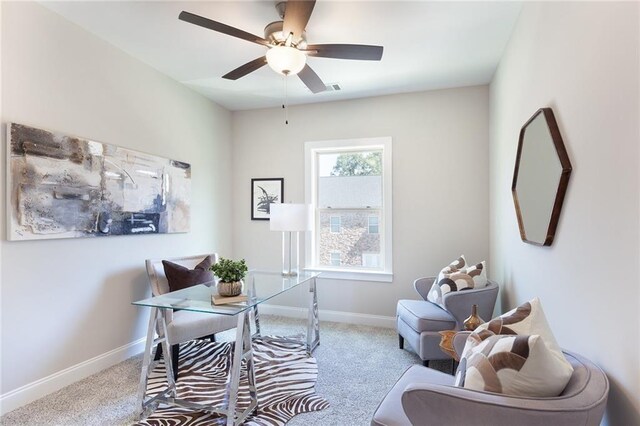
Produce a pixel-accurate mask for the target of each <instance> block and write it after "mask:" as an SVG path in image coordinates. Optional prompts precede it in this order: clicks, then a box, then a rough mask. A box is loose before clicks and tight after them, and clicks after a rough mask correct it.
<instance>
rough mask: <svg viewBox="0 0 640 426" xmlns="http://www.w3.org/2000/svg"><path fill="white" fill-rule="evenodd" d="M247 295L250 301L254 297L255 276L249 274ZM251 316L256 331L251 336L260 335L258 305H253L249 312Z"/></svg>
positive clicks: (253, 299)
mask: <svg viewBox="0 0 640 426" xmlns="http://www.w3.org/2000/svg"><path fill="white" fill-rule="evenodd" d="M247 296H248V298H249V301H250V302H253V301H255V299H256V278H255V276H253V275H251V277H250V281H249V285H248V287H247ZM249 315H251V316H253V323H254V324H255V326H256V332H255V333H254V334H253V335H252V336H251V337H260V313H259V312H258V305H257V304H256V305H254V306H253V308H252V309H251V312H250V314H249Z"/></svg>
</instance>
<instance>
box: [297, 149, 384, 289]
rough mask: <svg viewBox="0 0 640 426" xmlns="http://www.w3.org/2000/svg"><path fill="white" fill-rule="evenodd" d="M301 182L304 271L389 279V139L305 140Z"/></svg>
mask: <svg viewBox="0 0 640 426" xmlns="http://www.w3.org/2000/svg"><path fill="white" fill-rule="evenodd" d="M305 180H306V182H305V183H306V187H305V192H306V193H305V197H306V202H307V203H309V204H312V206H313V211H314V219H315V222H314V228H313V230H312V232H311V238H307V239H306V248H307V250H306V254H307V255H306V267H307V269H311V270H320V271H323V277H328V278H344V279H361V280H364V281H391V278H392V265H391V260H392V256H391V241H392V239H391V223H392V221H391V206H392V202H391V138H372V139H355V140H343V141H323V142H307V143H306V144H305Z"/></svg>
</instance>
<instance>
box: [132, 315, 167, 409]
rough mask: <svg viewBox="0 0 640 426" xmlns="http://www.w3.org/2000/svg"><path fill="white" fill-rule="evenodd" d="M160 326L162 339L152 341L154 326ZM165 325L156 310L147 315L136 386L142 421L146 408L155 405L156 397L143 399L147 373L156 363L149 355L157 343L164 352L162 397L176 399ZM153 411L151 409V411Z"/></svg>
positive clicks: (138, 407)
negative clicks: (147, 319) (166, 396)
mask: <svg viewBox="0 0 640 426" xmlns="http://www.w3.org/2000/svg"><path fill="white" fill-rule="evenodd" d="M158 324H159V325H160V330H162V334H163V337H159V338H158V339H154V336H155V333H156V325H158ZM166 336H167V323H166V322H165V319H164V313H163V312H162V311H161V310H160V309H158V308H151V314H150V315H149V327H148V328H147V341H146V344H145V348H144V356H143V358H142V371H141V372H140V383H139V384H138V400H137V404H136V407H137V409H138V410H139V411H138V417H139V418H140V419H142V418H143V417H145V410H146V408H147V406H151V405H153V404H156V403H157V398H158V396H155V397H153V398H150V399H149V400H148V401H145V397H146V396H147V384H148V381H149V373H150V372H151V370H153V367H155V365H156V363H155V362H152V361H151V353H152V352H153V347H154V346H155V345H156V344H157V343H161V344H162V351H163V352H164V358H165V362H164V364H165V371H166V373H167V384H168V387H167V389H166V390H165V391H164V392H162V394H163V395H169V396H170V397H171V398H175V397H176V383H175V380H174V379H173V368H172V365H171V359H170V356H169V354H171V352H170V348H169V343H168V342H167V338H166ZM151 411H153V409H152V410H151Z"/></svg>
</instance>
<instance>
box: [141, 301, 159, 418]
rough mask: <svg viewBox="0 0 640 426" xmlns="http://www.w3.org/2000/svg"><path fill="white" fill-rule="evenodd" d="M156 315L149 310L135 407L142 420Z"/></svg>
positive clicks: (154, 310) (154, 311)
mask: <svg viewBox="0 0 640 426" xmlns="http://www.w3.org/2000/svg"><path fill="white" fill-rule="evenodd" d="M157 315H158V308H151V314H150V315H149V326H148V327H147V343H146V344H145V347H144V356H143V358H142V371H141V372H140V383H139V384H138V401H137V403H136V407H137V409H138V410H139V411H138V417H139V418H140V419H142V417H143V414H144V409H145V406H144V397H145V396H146V394H147V381H148V379H149V365H150V364H151V351H153V340H154V339H153V336H154V334H155V332H156V330H155V328H156V321H157Z"/></svg>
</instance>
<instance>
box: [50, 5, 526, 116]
mask: <svg viewBox="0 0 640 426" xmlns="http://www.w3.org/2000/svg"><path fill="white" fill-rule="evenodd" d="M275 3H276V2H275V1H233V2H230V1H224V2H223V1H213V2H211V1H210V2H186V1H163V2H155V1H154V2H152V1H122V2H108V1H107V2H101V1H97V2H96V1H86V2H85V1H80V2H78V1H71V2H49V1H46V2H43V3H42V4H43V5H44V6H45V7H47V8H49V9H51V10H53V11H55V12H57V13H59V14H61V15H62V16H64V17H65V18H67V19H68V20H70V21H72V22H74V23H76V24H78V25H79V26H81V27H83V28H85V29H86V30H88V31H89V32H91V33H94V34H96V35H97V36H99V37H100V38H102V39H104V40H107V41H108V42H110V43H112V44H114V45H115V46H117V47H119V48H120V49H122V50H124V51H125V52H127V53H129V54H130V55H132V56H134V57H136V58H138V59H140V60H142V61H143V62H146V63H147V64H149V65H151V66H152V67H153V68H155V69H157V70H159V71H160V72H162V73H164V74H166V75H168V76H170V77H172V78H174V79H176V80H178V81H179V82H181V83H183V84H185V85H187V86H189V87H191V88H192V89H194V90H196V91H198V92H200V93H202V94H203V95H205V96H207V97H208V98H210V99H212V100H213V101H215V102H216V103H218V104H220V105H222V106H224V107H226V108H228V109H230V110H240V109H252V108H262V107H273V106H278V105H280V104H282V100H283V95H284V89H283V87H284V83H283V77H282V76H280V75H279V74H276V73H275V72H274V71H272V70H271V69H270V68H269V67H266V66H265V67H262V68H261V69H259V70H258V71H255V72H253V73H251V74H249V75H247V76H245V77H243V78H241V79H239V80H236V81H230V80H225V79H222V78H221V76H222V75H224V74H226V73H227V72H228V71H231V70H232V69H234V68H236V67H238V66H240V65H242V64H244V63H245V62H248V61H250V60H252V59H255V58H257V57H259V56H262V55H264V53H265V51H266V49H265V48H264V47H263V46H260V45H257V44H254V43H250V42H247V41H244V40H240V39H236V38H233V37H230V36H227V35H224V34H220V33H217V32H214V31H211V30H207V29H205V28H201V27H198V26H195V25H192V24H189V23H186V22H183V21H180V20H178V14H179V13H180V12H181V11H182V10H186V11H189V12H192V13H195V14H198V15H202V16H205V17H207V18H210V19H213V20H216V21H219V22H223V23H225V24H227V25H231V26H235V27H237V28H240V29H242V30H245V31H248V32H250V33H253V34H256V35H259V36H264V27H265V25H266V24H268V23H269V22H272V21H276V20H279V17H278V15H277V13H276V10H275V7H274V5H275ZM520 8H521V4H520V3H519V2H484V1H474V2H426V1H412V2H405V1H356V2H347V1H323V0H319V1H318V2H317V3H316V6H315V8H314V11H313V14H312V16H311V19H310V21H309V24H308V25H307V40H308V41H309V43H355V44H374V45H382V46H384V54H383V56H382V61H380V62H372V61H347V60H338V59H327V58H309V60H308V64H309V65H310V66H311V67H312V68H313V69H314V70H315V71H316V73H317V74H318V75H319V76H320V78H322V80H323V81H324V83H325V84H329V83H339V84H340V86H341V87H342V90H341V91H337V92H324V93H319V94H315V95H314V94H312V93H311V92H310V91H309V90H308V89H307V88H306V87H305V86H304V85H303V84H302V82H301V81H300V80H299V79H298V78H297V77H289V80H288V84H287V86H288V89H287V93H288V99H289V103H290V104H301V103H312V102H326V101H335V100H342V99H353V98H361V97H368V96H376V95H385V94H392V93H403V92H414V91H422V90H432V89H440V88H448V87H459V86H469V85H477V84H486V83H489V81H490V80H491V77H492V76H493V73H494V71H495V69H496V66H497V64H498V62H499V60H500V57H501V55H502V52H503V50H504V47H505V45H506V43H507V41H508V40H509V37H510V35H511V31H512V29H513V26H514V24H515V22H516V19H517V17H518V14H519V12H520Z"/></svg>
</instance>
